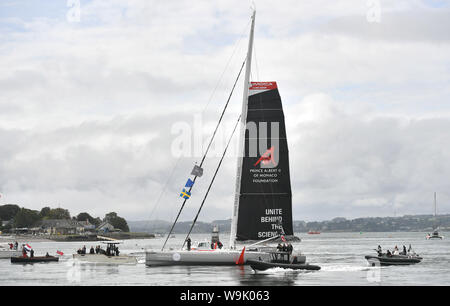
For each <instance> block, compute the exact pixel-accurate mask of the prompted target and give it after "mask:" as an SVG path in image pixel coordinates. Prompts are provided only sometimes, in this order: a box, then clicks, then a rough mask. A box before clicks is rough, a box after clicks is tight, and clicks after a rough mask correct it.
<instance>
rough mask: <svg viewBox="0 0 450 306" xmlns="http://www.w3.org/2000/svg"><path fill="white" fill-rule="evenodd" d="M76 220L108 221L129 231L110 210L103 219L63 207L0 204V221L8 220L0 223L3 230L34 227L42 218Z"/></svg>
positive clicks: (97, 224)
mask: <svg viewBox="0 0 450 306" xmlns="http://www.w3.org/2000/svg"><path fill="white" fill-rule="evenodd" d="M50 219H53V220H64V219H65V220H70V219H72V220H76V221H89V223H91V224H93V225H95V226H96V227H97V226H99V225H100V224H101V223H102V222H104V221H106V222H109V223H110V224H111V225H112V226H114V228H118V229H120V230H122V231H124V232H129V231H130V229H129V227H128V224H127V221H126V220H125V219H124V218H122V217H119V216H118V215H117V213H115V212H110V213H108V214H106V215H105V217H104V218H103V219H100V218H98V217H97V218H94V217H92V216H91V215H90V214H88V213H87V212H82V213H79V214H78V215H77V216H73V217H71V216H70V212H69V210H67V209H64V208H50V207H44V208H42V209H41V210H40V211H37V210H31V209H27V208H24V207H19V206H18V205H15V204H7V205H1V206H0V221H2V222H1V223H3V221H10V222H9V223H8V224H6V225H5V226H3V224H0V230H2V231H5V230H9V229H11V228H30V227H36V226H38V225H39V223H40V222H41V221H42V220H50Z"/></svg>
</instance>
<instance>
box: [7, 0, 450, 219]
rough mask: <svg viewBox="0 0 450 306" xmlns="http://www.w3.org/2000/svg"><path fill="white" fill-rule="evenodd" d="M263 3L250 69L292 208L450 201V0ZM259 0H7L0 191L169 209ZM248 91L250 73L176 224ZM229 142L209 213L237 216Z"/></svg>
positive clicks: (164, 214)
mask: <svg viewBox="0 0 450 306" xmlns="http://www.w3.org/2000/svg"><path fill="white" fill-rule="evenodd" d="M255 3H256V8H257V17H256V18H257V20H256V33H255V57H254V60H253V69H252V80H254V81H277V82H278V86H279V90H280V94H281V97H282V99H283V103H284V110H285V115H286V124H287V128H288V130H287V133H288V141H289V150H290V159H291V165H290V170H291V179H292V186H293V213H294V218H295V219H296V220H324V219H330V218H334V217H347V218H355V217H363V216H393V215H395V214H396V215H404V214H429V213H432V212H433V193H434V192H435V191H436V192H437V195H438V210H439V212H440V213H450V183H449V178H450V85H449V84H450V31H449V29H450V1H445V0H392V1H390V0H379V1H377V0H368V1H367V0H344V1H337V0H334V1H331V0H328V1H325V0H316V1H298V0H285V1H277V2H273V1H268V0H257V1H255ZM250 5H251V2H250V1H242V0H239V1H238V0H215V1H210V0H208V1H207V0H195V1H185V0H174V1H150V0H91V1H88V0H80V1H76V0H52V1H33V0H17V1H16V0H14V1H13V0H3V1H1V2H0V194H1V198H0V204H6V203H17V204H19V205H21V206H25V207H28V208H33V209H40V208H41V207H43V206H44V205H45V206H51V207H58V206H60V207H64V208H68V209H69V210H70V211H71V212H72V214H77V213H79V212H82V211H88V212H90V213H91V214H93V215H96V216H103V215H104V214H105V213H107V212H109V211H116V212H118V213H119V215H122V216H124V217H126V218H127V219H129V220H146V219H149V218H152V219H153V218H159V219H166V220H170V219H172V218H173V217H174V216H175V214H176V211H177V210H178V208H179V206H180V205H181V199H180V198H179V197H178V194H179V191H180V189H181V188H182V187H183V185H184V182H185V180H186V179H187V177H188V175H189V173H190V170H191V168H192V166H193V165H194V163H195V162H198V161H199V159H200V155H201V153H199V151H200V152H201V149H200V150H198V149H196V148H198V146H197V145H196V143H197V144H198V143H202V142H203V143H205V142H207V141H208V136H209V135H210V133H211V131H212V129H213V128H214V124H215V121H216V120H217V118H218V117H219V115H220V111H221V108H222V107H223V105H224V103H225V101H226V99H227V96H228V94H229V92H230V89H231V87H232V84H233V81H234V79H235V77H236V75H237V73H238V71H239V68H240V65H241V63H242V61H243V59H244V57H245V52H246V44H247V35H248V31H249V20H250V15H251V10H250ZM241 103H242V82H239V85H238V87H237V88H236V92H235V95H234V96H233V98H232V100H231V102H230V109H229V112H228V113H227V115H226V117H225V121H224V125H223V127H222V128H221V129H220V130H219V138H218V141H217V143H218V144H217V146H215V147H214V148H213V149H214V150H213V152H212V153H213V154H211V157H210V158H208V159H207V160H206V162H205V164H204V166H205V175H204V176H203V177H202V178H201V179H199V181H198V185H197V186H196V187H195V188H196V189H194V196H193V198H192V199H191V200H189V202H188V206H187V209H186V211H185V212H184V213H183V215H182V217H181V219H182V220H189V219H191V218H192V216H193V215H194V214H195V211H196V209H197V207H198V205H199V204H200V201H201V198H202V195H203V192H204V191H205V189H206V187H207V185H208V183H209V179H210V178H211V176H212V174H213V172H214V169H215V166H216V164H217V162H218V156H219V154H220V152H221V149H222V148H223V143H224V141H225V139H226V137H228V135H229V133H230V131H231V129H232V126H233V123H234V121H235V120H236V119H237V116H238V113H239V110H240V107H241ZM185 138H188V139H189V140H190V142H191V150H187V151H183V154H182V155H181V157H180V154H179V153H180V152H179V151H178V150H177V148H178V141H179V140H180V139H185ZM235 147H236V144H235V142H233V148H234V149H233V148H232V149H231V151H230V154H229V156H228V157H227V158H226V160H225V162H224V166H223V167H222V169H221V171H220V173H219V177H218V179H217V180H216V183H215V185H214V187H213V190H212V194H211V196H210V198H209V201H208V203H207V205H206V206H205V209H204V211H203V213H202V216H201V219H202V220H205V221H211V220H215V219H226V218H229V217H230V215H231V209H232V201H233V191H234V180H235V168H236V157H235V156H234V155H235V154H234V153H233V152H235ZM200 148H201V147H200ZM188 149H189V148H188ZM162 191H164V192H162Z"/></svg>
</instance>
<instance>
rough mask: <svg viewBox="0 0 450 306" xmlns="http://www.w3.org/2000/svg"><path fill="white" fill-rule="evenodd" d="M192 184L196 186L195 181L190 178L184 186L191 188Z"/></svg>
mask: <svg viewBox="0 0 450 306" xmlns="http://www.w3.org/2000/svg"><path fill="white" fill-rule="evenodd" d="M192 186H194V181H193V180H191V179H190V178H189V179H188V180H187V182H186V186H184V187H186V188H190V187H192Z"/></svg>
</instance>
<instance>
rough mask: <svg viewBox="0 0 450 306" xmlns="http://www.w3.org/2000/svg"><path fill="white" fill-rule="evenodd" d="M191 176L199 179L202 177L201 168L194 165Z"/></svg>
mask: <svg viewBox="0 0 450 306" xmlns="http://www.w3.org/2000/svg"><path fill="white" fill-rule="evenodd" d="M191 175H194V176H198V177H201V176H202V175H203V168H202V167H199V166H197V165H195V166H194V169H192V172H191Z"/></svg>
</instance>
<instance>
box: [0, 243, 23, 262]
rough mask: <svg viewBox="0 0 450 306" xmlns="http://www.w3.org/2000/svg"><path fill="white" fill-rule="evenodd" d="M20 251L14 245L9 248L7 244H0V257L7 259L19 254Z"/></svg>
mask: <svg viewBox="0 0 450 306" xmlns="http://www.w3.org/2000/svg"><path fill="white" fill-rule="evenodd" d="M21 255H22V252H21V251H20V250H18V249H15V248H14V247H13V248H11V247H10V246H9V245H7V246H4V245H0V259H9V258H11V257H17V256H21Z"/></svg>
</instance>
